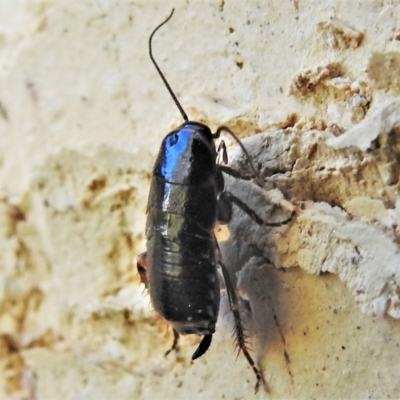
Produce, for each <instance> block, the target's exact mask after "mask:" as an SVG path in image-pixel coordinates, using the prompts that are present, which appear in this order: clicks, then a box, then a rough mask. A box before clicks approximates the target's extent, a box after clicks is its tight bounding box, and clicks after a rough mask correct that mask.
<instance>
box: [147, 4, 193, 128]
mask: <svg viewBox="0 0 400 400" xmlns="http://www.w3.org/2000/svg"><path fill="white" fill-rule="evenodd" d="M174 11H175V8H173V9H172V11H171V14H170V15H169V17H168V18H167V19H166V20H165V21H164V22H162V23H161V24H160V25H158V26H157V27H156V28H155V29H154V31H153V32H152V34H151V35H150V38H149V55H150V58H151V61H152V62H153V64H154V66H155V67H156V70H157V72H158V73H159V75H160V76H161V79H162V80H163V82H164V85H165V87H166V88H167V90H168V92H169V94H170V95H171V97H172V100H173V101H174V103H175V105H176V106H177V107H178V109H179V112H180V113H181V115H182V118H183V119H184V120H185V122H189V118H188V117H187V115H186V113H185V111H184V110H183V108H182V106H181V104H180V103H179V101H178V98H177V97H176V95H175V93H174V92H173V90H172V89H171V86H170V85H169V83H168V81H167V79H166V78H165V76H164V74H163V73H162V72H161V69H160V67H159V66H158V64H157V63H156V60H155V59H154V57H153V52H152V47H151V45H152V40H153V36H154V34H155V33H156V32H157V31H158V30H159V29H160V28H161V27H162V26H163V25H165V24H166V23H167V22H168V21H169V20H170V19H171V18H172V15H173V14H174Z"/></svg>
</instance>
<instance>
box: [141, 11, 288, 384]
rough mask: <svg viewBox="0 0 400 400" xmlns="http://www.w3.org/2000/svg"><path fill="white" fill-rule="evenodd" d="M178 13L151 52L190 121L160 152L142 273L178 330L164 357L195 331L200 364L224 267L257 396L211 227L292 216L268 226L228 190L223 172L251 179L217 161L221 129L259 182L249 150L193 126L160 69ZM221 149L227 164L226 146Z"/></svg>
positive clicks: (258, 374)
mask: <svg viewBox="0 0 400 400" xmlns="http://www.w3.org/2000/svg"><path fill="white" fill-rule="evenodd" d="M173 13H174V10H172V12H171V14H170V15H169V17H168V18H167V19H166V20H165V21H164V22H163V23H161V24H160V25H159V26H157V27H156V28H155V29H154V31H153V32H152V34H151V35H150V38H149V54H150V58H151V60H152V62H153V64H154V66H155V68H156V69H157V71H158V73H159V75H160V76H161V78H162V80H163V82H164V84H165V86H166V88H167V89H168V91H169V93H170V95H171V97H172V99H173V100H174V102H175V104H176V106H177V107H178V109H179V111H180V113H181V115H182V117H183V119H184V121H185V122H184V123H183V124H182V125H181V126H179V127H178V128H177V129H175V130H173V131H172V132H171V133H169V134H168V135H167V136H166V137H165V138H164V140H163V142H162V144H161V148H160V151H159V153H158V157H157V161H156V163H155V166H154V170H153V176H152V180H151V188H150V193H149V199H148V203H147V213H148V217H147V224H146V237H147V252H146V253H142V254H141V255H139V256H138V259H137V268H138V272H139V274H140V277H141V280H142V282H143V283H144V284H145V285H146V287H147V288H148V290H149V293H150V298H151V302H152V304H153V306H154V308H155V310H156V311H157V312H158V313H159V314H160V315H161V316H162V317H164V318H165V319H166V320H167V321H169V322H170V323H171V325H172V327H173V332H174V342H173V345H172V347H171V349H170V350H169V351H168V352H167V353H166V354H168V353H169V352H170V351H171V350H173V349H176V348H177V345H178V338H179V335H180V334H182V335H187V334H197V335H201V336H203V338H202V340H201V342H200V344H199V346H198V348H197V350H196V351H195V352H194V354H193V356H192V360H195V359H196V358H199V357H201V356H202V355H203V354H204V353H205V352H206V351H207V349H208V348H209V346H210V344H211V339H212V335H213V333H214V332H215V325H216V322H217V318H218V311H219V302H220V287H219V280H218V274H217V266H218V265H219V266H220V267H221V269H222V274H223V277H224V280H225V284H226V289H227V293H228V298H229V303H230V306H231V309H232V313H233V316H234V321H235V336H236V342H237V345H238V348H239V351H240V350H241V351H242V352H243V354H244V356H245V357H246V359H247V361H248V363H249V364H250V366H251V368H252V369H253V371H254V373H255V375H256V377H257V382H256V385H255V390H256V391H257V390H258V389H259V386H260V383H261V382H264V379H263V376H262V374H261V372H260V370H259V369H258V368H257V366H256V364H255V363H254V361H253V359H252V357H251V356H250V353H249V352H248V350H247V347H246V336H245V333H244V328H243V325H242V321H241V318H240V313H239V302H238V298H237V295H236V291H235V287H234V285H233V284H232V281H231V278H230V275H229V271H228V270H227V268H226V267H225V265H224V264H223V262H222V260H221V254H220V251H219V247H218V242H217V240H216V238H215V235H214V231H213V230H214V227H215V225H216V223H217V222H218V223H222V224H226V223H228V222H229V221H230V219H231V215H232V203H233V204H236V205H237V206H238V207H240V208H241V209H242V210H243V211H244V212H245V213H247V214H248V215H249V216H250V217H251V218H252V219H253V220H254V221H255V222H256V223H258V224H262V225H264V226H280V225H282V224H284V223H287V222H288V221H289V220H290V219H291V217H290V218H288V219H287V220H285V221H282V222H279V223H265V222H264V221H263V220H262V219H261V218H260V217H259V216H258V215H257V214H256V213H255V212H254V211H253V210H251V209H250V208H249V207H248V206H247V205H246V204H245V203H244V202H242V201H241V200H240V199H239V198H237V197H235V196H234V195H233V194H231V193H230V192H228V191H227V190H225V184H224V178H223V174H222V173H226V174H229V175H231V176H233V177H235V178H246V179H249V178H248V177H242V176H241V174H240V173H239V172H238V171H236V170H233V169H231V168H229V167H227V166H225V165H218V164H217V150H216V147H215V144H214V141H215V140H216V139H218V138H219V137H220V135H221V132H227V133H229V134H230V135H232V137H233V138H234V139H235V140H236V142H237V143H238V144H239V146H240V147H241V148H242V150H243V152H244V154H245V155H246V157H247V158H248V160H249V164H250V167H251V169H252V170H253V172H254V174H255V176H256V177H258V173H257V172H256V170H255V168H254V166H253V164H252V162H251V159H250V157H249V155H248V153H247V151H246V149H245V148H244V147H243V145H242V143H241V142H240V140H239V139H238V138H237V137H236V136H235V134H234V133H233V132H232V131H231V130H230V129H229V128H227V127H225V126H220V127H219V128H218V129H217V131H216V132H215V133H212V132H211V130H210V128H209V127H208V126H206V125H204V124H201V123H199V122H194V121H189V119H188V117H187V115H186V113H185V111H184V110H183V108H182V106H181V105H180V103H179V101H178V99H177V97H176V96H175V94H174V92H173V91H172V89H171V87H170V86H169V84H168V82H167V80H166V78H165V76H164V75H163V73H162V72H161V70H160V68H159V66H158V65H157V63H156V61H155V59H154V57H153V54H152V39H153V36H154V34H155V33H156V32H157V31H158V29H160V28H161V27H162V26H163V25H164V24H166V23H167V22H168V21H169V20H170V19H171V17H172V15H173ZM221 149H222V152H223V160H224V162H225V164H226V162H227V155H226V149H225V146H224V144H222V146H221Z"/></svg>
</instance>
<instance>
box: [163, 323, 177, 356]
mask: <svg viewBox="0 0 400 400" xmlns="http://www.w3.org/2000/svg"><path fill="white" fill-rule="evenodd" d="M172 329H173V331H174V341H173V342H172V346H171V348H170V349H169V350H168V351H166V352H165V353H164V357H167V355H168V354H169V353H171V351H174V350H176V351H178V350H179V346H178V341H179V332H178V331H177V330H175V329H174V328H172Z"/></svg>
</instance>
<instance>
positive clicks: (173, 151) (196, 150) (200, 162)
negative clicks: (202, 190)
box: [154, 122, 216, 184]
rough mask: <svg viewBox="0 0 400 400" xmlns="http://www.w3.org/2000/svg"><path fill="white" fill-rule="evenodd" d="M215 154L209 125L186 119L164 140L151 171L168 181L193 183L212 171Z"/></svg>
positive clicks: (204, 178) (206, 176)
mask: <svg viewBox="0 0 400 400" xmlns="http://www.w3.org/2000/svg"><path fill="white" fill-rule="evenodd" d="M215 157H216V154H215V147H214V142H213V138H212V133H211V131H210V129H209V128H208V127H207V126H205V125H203V124H201V123H198V122H186V123H184V124H183V125H181V126H180V127H179V128H178V129H176V130H175V131H172V132H171V133H169V134H168V135H167V136H166V137H165V139H164V140H163V142H162V144H161V148H160V152H159V154H158V158H157V162H156V166H155V169H154V174H155V175H158V176H160V177H162V178H164V179H165V180H166V181H168V182H170V183H176V184H196V183H199V182H201V181H202V180H207V179H208V177H209V176H210V175H209V174H211V175H213V174H214V169H215Z"/></svg>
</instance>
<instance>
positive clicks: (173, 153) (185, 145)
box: [155, 128, 193, 181]
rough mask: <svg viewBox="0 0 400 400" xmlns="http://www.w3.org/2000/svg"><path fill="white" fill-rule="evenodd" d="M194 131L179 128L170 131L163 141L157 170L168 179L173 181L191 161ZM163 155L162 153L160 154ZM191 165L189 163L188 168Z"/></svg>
mask: <svg viewBox="0 0 400 400" xmlns="http://www.w3.org/2000/svg"><path fill="white" fill-rule="evenodd" d="M192 142H193V131H192V130H191V129H185V128H182V129H179V130H177V131H174V132H172V133H170V134H169V135H168V136H167V137H166V138H165V139H164V141H163V143H162V145H161V149H160V152H161V153H162V158H161V159H160V160H159V161H160V163H159V164H158V165H157V170H156V171H155V172H156V173H157V174H158V175H160V176H162V177H164V178H165V179H166V180H168V181H173V180H174V178H176V177H177V176H179V175H180V174H179V172H182V171H179V170H180V169H181V168H184V167H185V164H187V163H188V162H190V153H191V150H190V148H191V145H192ZM160 155H161V154H160ZM188 167H189V165H187V168H188Z"/></svg>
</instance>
